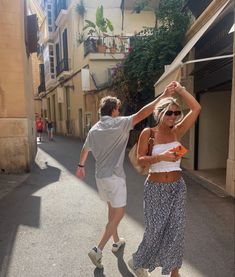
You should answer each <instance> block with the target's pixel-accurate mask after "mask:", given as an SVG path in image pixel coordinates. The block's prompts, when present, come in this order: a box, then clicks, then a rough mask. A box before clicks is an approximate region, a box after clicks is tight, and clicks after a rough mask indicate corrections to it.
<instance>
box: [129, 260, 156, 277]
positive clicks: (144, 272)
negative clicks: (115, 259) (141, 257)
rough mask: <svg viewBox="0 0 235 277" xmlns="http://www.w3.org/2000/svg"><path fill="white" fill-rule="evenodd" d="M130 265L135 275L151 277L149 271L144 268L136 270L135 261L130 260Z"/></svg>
mask: <svg viewBox="0 0 235 277" xmlns="http://www.w3.org/2000/svg"><path fill="white" fill-rule="evenodd" d="M128 265H129V267H130V269H131V270H132V271H133V273H134V274H135V276H137V277H150V276H151V274H150V273H149V272H148V271H147V269H144V268H138V269H134V265H133V259H130V260H129V261H128Z"/></svg>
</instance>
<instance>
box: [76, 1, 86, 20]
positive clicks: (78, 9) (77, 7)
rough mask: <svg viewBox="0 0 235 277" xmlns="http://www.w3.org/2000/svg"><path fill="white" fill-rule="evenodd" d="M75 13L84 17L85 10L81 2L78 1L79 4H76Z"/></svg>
mask: <svg viewBox="0 0 235 277" xmlns="http://www.w3.org/2000/svg"><path fill="white" fill-rule="evenodd" d="M76 11H77V13H78V14H79V15H80V16H84V14H85V13H86V8H85V6H84V3H83V0H80V3H78V4H77V6H76Z"/></svg>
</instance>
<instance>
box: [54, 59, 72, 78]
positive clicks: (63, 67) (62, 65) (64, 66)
mask: <svg viewBox="0 0 235 277" xmlns="http://www.w3.org/2000/svg"><path fill="white" fill-rule="evenodd" d="M69 63H70V60H69V59H68V58H65V59H62V60H61V61H60V62H59V64H57V66H56V76H58V75H59V74H61V73H62V72H64V75H68V71H69Z"/></svg>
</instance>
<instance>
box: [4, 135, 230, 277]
mask: <svg viewBox="0 0 235 277" xmlns="http://www.w3.org/2000/svg"><path fill="white" fill-rule="evenodd" d="M38 146H39V149H38V154H37V157H36V163H35V165H34V166H33V169H32V172H31V173H30V174H27V175H24V176H18V177H17V176H15V179H14V176H13V177H12V176H9V178H12V179H11V180H10V181H9V182H10V183H11V184H15V183H16V182H19V183H20V185H18V186H17V187H16V188H13V189H12V191H9V192H8V194H7V195H4V196H3V197H2V198H1V197H0V277H85V276H88V277H92V276H96V277H99V276H100V277H102V276H103V277H104V276H106V277H120V276H123V277H131V276H133V275H132V274H131V272H130V271H129V270H128V267H127V261H128V259H129V258H130V256H131V254H132V253H133V252H134V251H135V250H136V247H137V246H138V243H139V242H140V241H141V238H142V235H143V230H144V226H143V212H142V195H143V182H144V177H142V176H139V175H137V174H136V173H135V172H134V170H133V169H132V167H131V165H130V163H129V161H128V160H126V163H125V168H126V173H127V184H128V206H127V210H126V216H125V218H124V220H123V221H122V223H121V225H120V234H121V236H123V237H125V239H126V241H127V243H126V246H125V248H124V249H122V250H121V251H120V253H118V254H116V255H114V254H113V253H112V252H111V251H110V248H111V242H109V243H108V244H107V247H106V248H105V250H104V257H103V264H104V270H103V271H101V270H98V269H95V268H94V266H93V265H92V264H91V262H90V260H89V258H88V256H87V252H88V250H89V249H90V248H91V247H93V246H94V245H95V244H96V242H97V240H98V238H99V237H97V236H98V235H99V234H100V233H101V230H102V228H103V226H104V224H105V223H106V217H107V214H106V206H105V204H104V203H103V202H101V201H100V200H99V198H98V195H97V190H96V186H95V180H94V160H93V158H92V156H90V157H89V159H88V162H87V164H86V174H87V177H86V178H85V180H84V181H81V180H78V179H77V178H76V177H75V176H74V173H75V169H76V165H77V162H78V160H79V153H80V150H81V147H82V144H81V142H80V141H79V140H77V139H74V138H69V137H68V138H66V137H56V138H55V141H53V142H48V141H44V142H42V143H40V144H39V145H38ZM4 178H5V179H4ZM0 179H1V182H0V190H1V187H2V188H3V183H4V182H6V183H7V182H8V180H7V176H5V177H4V176H1V175H0ZM185 179H186V182H187V184H188V203H187V208H188V211H187V219H188V221H187V222H188V223H187V231H186V244H185V256H184V262H183V267H182V270H181V274H182V277H232V276H234V275H233V274H234V272H233V267H234V203H233V201H232V199H231V198H222V197H218V196H217V195H215V194H213V193H211V192H210V191H208V190H207V189H205V188H204V187H203V186H201V184H199V183H198V182H197V181H196V180H195V179H194V178H190V177H189V175H188V174H186V176H185ZM13 187H15V186H13ZM4 190H6V186H5V187H4ZM152 276H153V277H160V276H162V275H161V271H160V270H159V269H158V270H155V271H154V272H153V273H152Z"/></svg>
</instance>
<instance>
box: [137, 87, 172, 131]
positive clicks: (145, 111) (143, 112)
mask: <svg viewBox="0 0 235 277" xmlns="http://www.w3.org/2000/svg"><path fill="white" fill-rule="evenodd" d="M174 93H175V84H174V82H171V83H170V84H169V85H168V86H166V88H165V90H164V92H163V93H162V95H161V96H159V97H158V98H156V99H154V100H153V101H152V102H150V103H149V104H147V105H145V106H144V107H143V108H141V109H140V110H139V111H138V112H137V113H135V114H134V117H133V121H132V124H133V126H135V125H136V124H137V123H139V122H140V121H142V120H143V119H145V118H146V117H148V116H149V115H150V114H151V113H152V112H153V110H154V108H155V106H156V104H157V103H158V102H159V101H160V100H161V99H163V98H165V97H171V96H172V95H173V94H174Z"/></svg>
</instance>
